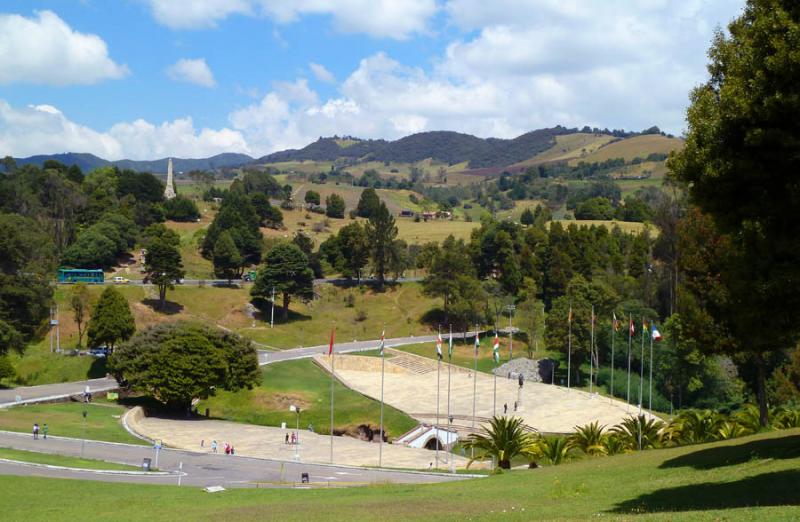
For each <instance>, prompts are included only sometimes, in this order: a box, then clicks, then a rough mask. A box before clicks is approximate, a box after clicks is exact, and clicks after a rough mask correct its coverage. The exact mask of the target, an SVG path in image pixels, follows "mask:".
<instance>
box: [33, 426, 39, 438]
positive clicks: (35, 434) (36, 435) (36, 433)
mask: <svg viewBox="0 0 800 522" xmlns="http://www.w3.org/2000/svg"><path fill="white" fill-rule="evenodd" d="M38 438H39V423H38V422H34V423H33V440H36V439H38Z"/></svg>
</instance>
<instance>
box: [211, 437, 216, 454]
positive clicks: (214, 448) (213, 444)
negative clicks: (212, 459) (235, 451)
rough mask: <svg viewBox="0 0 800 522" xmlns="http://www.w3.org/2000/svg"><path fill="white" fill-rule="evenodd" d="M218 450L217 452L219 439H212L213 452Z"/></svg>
mask: <svg viewBox="0 0 800 522" xmlns="http://www.w3.org/2000/svg"><path fill="white" fill-rule="evenodd" d="M216 452H217V441H216V439H215V440H212V441H211V453H216Z"/></svg>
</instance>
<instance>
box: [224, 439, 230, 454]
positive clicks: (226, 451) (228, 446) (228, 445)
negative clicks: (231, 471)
mask: <svg viewBox="0 0 800 522" xmlns="http://www.w3.org/2000/svg"><path fill="white" fill-rule="evenodd" d="M230 454H231V446H230V444H228V443H227V442H226V443H225V455H230Z"/></svg>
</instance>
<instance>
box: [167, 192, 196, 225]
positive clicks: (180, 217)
mask: <svg viewBox="0 0 800 522" xmlns="http://www.w3.org/2000/svg"><path fill="white" fill-rule="evenodd" d="M164 215H165V216H166V218H167V219H171V220H172V221H197V220H198V219H200V210H198V208H197V205H196V204H195V202H194V201H192V200H191V199H189V198H187V197H186V196H181V195H178V196H176V197H174V198H172V199H168V200H167V201H165V202H164Z"/></svg>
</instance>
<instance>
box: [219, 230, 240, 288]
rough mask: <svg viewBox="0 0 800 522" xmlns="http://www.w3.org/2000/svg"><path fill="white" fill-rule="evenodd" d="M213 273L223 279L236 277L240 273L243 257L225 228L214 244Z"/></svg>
mask: <svg viewBox="0 0 800 522" xmlns="http://www.w3.org/2000/svg"><path fill="white" fill-rule="evenodd" d="M212 261H213V263H214V275H216V276H217V277H221V278H223V279H228V280H231V279H236V278H238V277H241V275H242V267H243V261H244V260H243V259H242V256H241V255H240V254H239V250H238V249H237V248H236V243H234V242H233V238H232V237H231V235H230V233H229V232H228V231H227V230H226V231H225V232H223V233H222V234H220V236H219V239H218V240H217V244H215V245H214V255H213V257H212Z"/></svg>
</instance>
